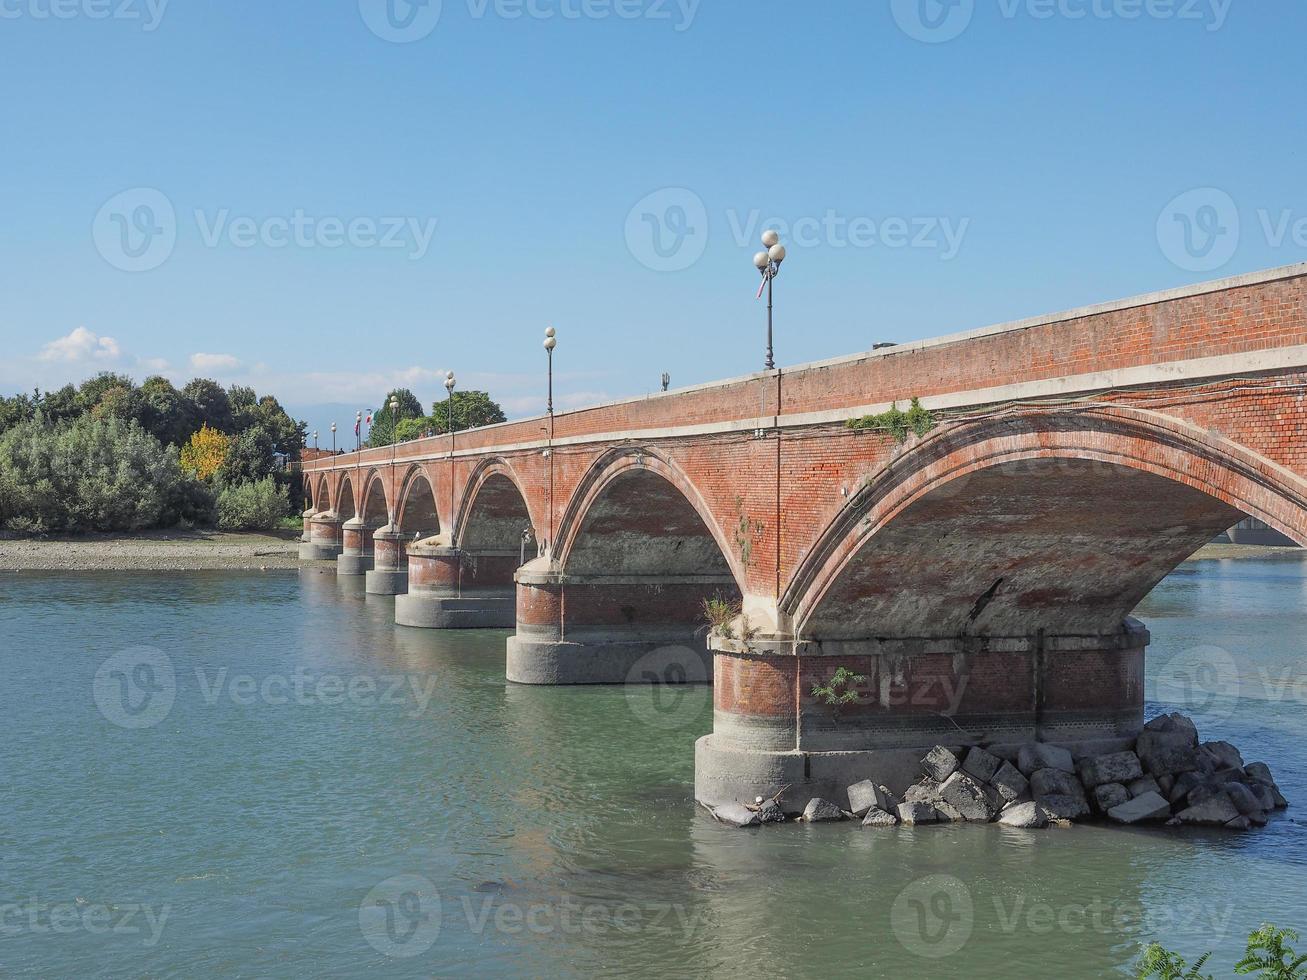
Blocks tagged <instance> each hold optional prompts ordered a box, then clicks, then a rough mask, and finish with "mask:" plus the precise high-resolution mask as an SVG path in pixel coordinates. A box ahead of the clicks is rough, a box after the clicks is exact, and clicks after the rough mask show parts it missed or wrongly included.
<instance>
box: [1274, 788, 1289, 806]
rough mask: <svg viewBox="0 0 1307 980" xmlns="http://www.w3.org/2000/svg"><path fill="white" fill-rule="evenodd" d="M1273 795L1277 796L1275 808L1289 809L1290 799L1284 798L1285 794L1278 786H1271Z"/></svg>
mask: <svg viewBox="0 0 1307 980" xmlns="http://www.w3.org/2000/svg"><path fill="white" fill-rule="evenodd" d="M1271 795H1272V796H1274V797H1275V809H1277V810H1287V809H1289V801H1288V800H1286V799H1285V798H1284V795H1283V794H1282V793H1281V792H1280V789H1279V787H1278V786H1272V787H1271Z"/></svg>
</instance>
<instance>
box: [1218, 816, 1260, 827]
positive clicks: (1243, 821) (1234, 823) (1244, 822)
mask: <svg viewBox="0 0 1307 980" xmlns="http://www.w3.org/2000/svg"><path fill="white" fill-rule="evenodd" d="M1252 825H1253V822H1252V821H1251V820H1249V819H1248V818H1247V817H1244V816H1239V817H1235V818H1234V819H1233V820H1231V821H1230V822H1229V823H1227V824H1226V825H1225V828H1226V830H1247V829H1248V828H1250V827H1251V826H1252Z"/></svg>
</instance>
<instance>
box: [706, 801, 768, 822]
mask: <svg viewBox="0 0 1307 980" xmlns="http://www.w3.org/2000/svg"><path fill="white" fill-rule="evenodd" d="M712 814H713V816H714V817H716V818H717V819H718V820H720V821H721V822H722V823H724V824H730V825H731V826H732V827H756V826H757V825H758V824H760V823H761V822H762V821H761V820H760V819H759V817H758V814H756V813H754V812H753V811H752V810H750V809H749V808H748V807H747V806H745V805H744V804H743V803H724V804H722V805H721V806H719V807H713V811H712Z"/></svg>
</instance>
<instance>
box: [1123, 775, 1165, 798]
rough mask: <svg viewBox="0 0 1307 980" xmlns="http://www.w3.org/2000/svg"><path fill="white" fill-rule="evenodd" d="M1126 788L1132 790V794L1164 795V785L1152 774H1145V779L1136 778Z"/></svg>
mask: <svg viewBox="0 0 1307 980" xmlns="http://www.w3.org/2000/svg"><path fill="white" fill-rule="evenodd" d="M1126 789H1128V790H1129V791H1130V795H1131V796H1143V795H1144V794H1145V793H1156V794H1157V795H1158V796H1161V795H1163V794H1162V787H1161V786H1160V785H1159V784H1158V782H1157V780H1156V779H1154V778H1153V777H1152V776H1145V777H1144V778H1143V779H1136V780H1135V781H1134V782H1132V783H1131V784H1130V785H1129V786H1127V787H1126Z"/></svg>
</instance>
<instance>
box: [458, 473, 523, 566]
mask: <svg viewBox="0 0 1307 980" xmlns="http://www.w3.org/2000/svg"><path fill="white" fill-rule="evenodd" d="M524 486H525V485H524V484H523V482H522V479H521V477H520V476H519V475H518V473H517V471H516V470H515V469H513V465H512V464H511V463H510V462H509V461H508V460H507V459H505V458H504V457H502V456H489V457H487V458H485V459H483V460H481V462H479V463H478V464H477V466H476V469H474V470H473V471H472V473H471V475H470V476H469V477H468V479H467V483H466V484H464V489H463V493H462V496H461V499H460V501H459V508H458V516H457V519H456V520H455V522H454V526H455V528H457V531H456V534H457V536H458V541H457V544H458V546H459V547H478V546H482V547H502V548H507V547H511V548H517V547H518V546H519V544H520V542H521V526H520V525H521V523H522V522H523V521H524V522H525V523H526V524H528V525H529V526H530V527H531V528H532V530H533V532H534V533H535V536H536V538H537V540H538V539H539V537H540V531H539V528H540V524H539V522H538V521H537V519H536V515H534V514H533V513H532V512H531V502H530V499H529V497H528V496H527V493H526V490H525V489H524ZM513 521H516V522H517V525H516V530H515V531H513V534H512V535H511V536H510V535H509V534H508V530H509V524H510V522H513ZM491 522H493V523H495V524H499V525H503V526H502V527H498V528H496V529H494V530H491V528H490V527H489V526H488V525H489V524H490V523H491ZM491 538H493V539H494V540H493V541H492V540H490V539H491Z"/></svg>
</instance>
